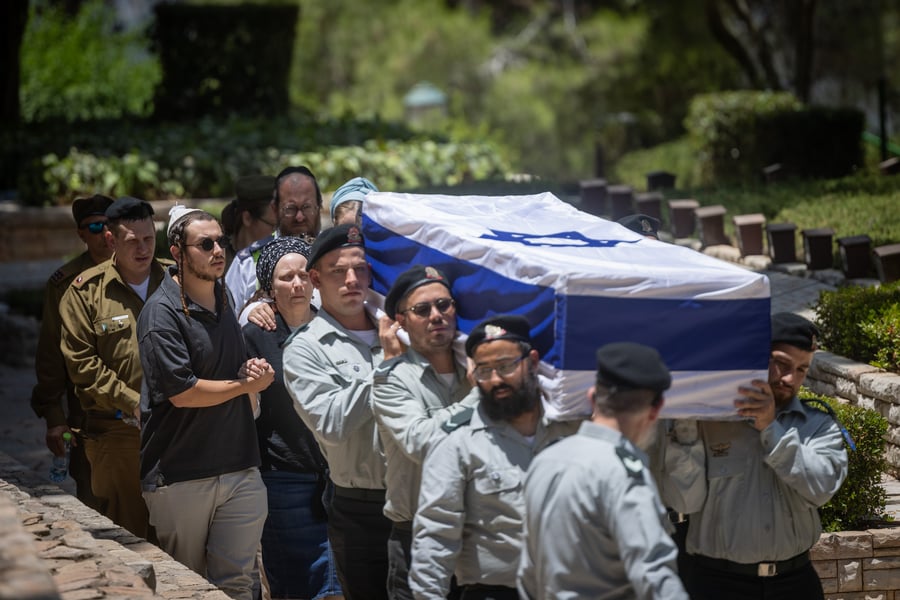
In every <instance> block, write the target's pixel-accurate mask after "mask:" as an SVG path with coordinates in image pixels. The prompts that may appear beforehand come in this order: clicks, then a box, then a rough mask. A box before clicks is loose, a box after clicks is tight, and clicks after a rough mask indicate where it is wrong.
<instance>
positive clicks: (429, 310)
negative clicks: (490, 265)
mask: <svg viewBox="0 0 900 600" xmlns="http://www.w3.org/2000/svg"><path fill="white" fill-rule="evenodd" d="M384 310H385V312H386V313H387V315H388V316H389V317H391V318H392V319H395V323H394V324H393V326H392V330H397V329H400V328H402V329H403V330H404V331H405V332H406V333H407V335H408V336H409V348H408V349H407V350H406V352H404V353H403V354H402V355H400V356H398V357H396V358H394V359H392V360H386V361H385V362H383V363H382V364H381V366H380V367H379V368H378V369H377V370H376V371H375V382H374V386H373V388H372V408H373V410H374V411H375V419H376V421H377V422H378V428H379V431H380V433H381V440H382V443H383V445H384V454H385V458H386V459H387V479H386V483H387V493H386V502H385V506H384V514H385V516H387V517H388V518H389V519H390V520H391V522H392V527H391V537H390V540H389V541H388V560H389V561H390V574H389V576H388V582H387V586H388V596H389V597H390V598H391V600H406V599H411V598H412V592H411V591H410V589H409V581H408V578H409V565H410V561H411V559H412V558H411V555H410V547H411V544H412V520H413V517H414V516H415V514H416V506H417V505H418V500H419V483H420V481H421V479H422V461H423V460H424V459H425V455H426V454H427V453H428V450H429V449H430V448H431V447H432V446H433V445H434V444H435V443H436V442H437V441H438V440H440V439H443V438H444V437H445V436H446V435H447V433H446V432H445V431H444V430H443V429H442V427H441V426H442V425H443V424H444V423H445V422H446V421H447V420H448V419H451V418H452V417H454V416H455V415H458V414H460V413H462V412H463V411H465V410H466V409H469V412H471V408H472V407H474V406H475V405H476V404H477V403H478V396H477V395H475V394H469V390H471V389H472V385H471V384H470V383H469V381H468V379H467V378H466V369H465V364H461V363H460V362H459V361H457V359H456V356H455V354H454V351H453V341H454V339H455V338H456V306H455V302H454V300H453V297H452V295H451V283H450V281H449V280H448V279H447V278H446V277H445V276H444V274H443V273H441V272H440V271H439V270H437V269H436V268H434V267H431V266H422V265H416V266H414V267H412V268H410V269H408V270H406V271H404V272H403V273H401V274H400V276H399V277H397V280H396V281H394V284H393V285H392V286H391V289H390V291H388V294H387V296H386V297H385V302H384ZM467 394H469V395H468V397H467ZM463 398H466V401H465V402H461V400H463Z"/></svg>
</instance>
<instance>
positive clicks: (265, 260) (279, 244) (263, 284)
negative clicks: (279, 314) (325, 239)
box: [256, 236, 310, 292]
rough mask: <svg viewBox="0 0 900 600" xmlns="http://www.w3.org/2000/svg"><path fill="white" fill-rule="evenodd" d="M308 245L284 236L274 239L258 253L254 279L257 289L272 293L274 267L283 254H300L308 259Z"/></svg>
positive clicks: (299, 239)
mask: <svg viewBox="0 0 900 600" xmlns="http://www.w3.org/2000/svg"><path fill="white" fill-rule="evenodd" d="M309 248H310V246H309V243H307V242H305V241H304V240H303V238H300V237H295V236H284V237H279V238H275V239H274V240H272V241H271V242H269V243H268V244H266V245H265V246H263V249H262V250H261V251H260V253H259V259H257V261H256V279H257V280H259V287H260V289H262V290H265V291H266V292H271V291H272V277H273V276H274V275H275V265H277V264H278V261H279V260H281V258H282V257H283V256H284V255H285V254H300V255H302V256H304V257H306V258H307V259H309Z"/></svg>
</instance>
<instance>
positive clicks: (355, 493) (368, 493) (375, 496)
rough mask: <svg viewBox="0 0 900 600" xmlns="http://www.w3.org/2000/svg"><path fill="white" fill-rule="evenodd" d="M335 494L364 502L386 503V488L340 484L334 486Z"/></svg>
mask: <svg viewBox="0 0 900 600" xmlns="http://www.w3.org/2000/svg"><path fill="white" fill-rule="evenodd" d="M334 495H335V496H338V497H340V498H349V499H351V500H362V501H363V502H381V503H382V504H384V490H370V489H366V488H348V487H341V486H339V485H336V486H334Z"/></svg>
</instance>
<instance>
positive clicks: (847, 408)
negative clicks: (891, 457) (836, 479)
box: [800, 389, 888, 531]
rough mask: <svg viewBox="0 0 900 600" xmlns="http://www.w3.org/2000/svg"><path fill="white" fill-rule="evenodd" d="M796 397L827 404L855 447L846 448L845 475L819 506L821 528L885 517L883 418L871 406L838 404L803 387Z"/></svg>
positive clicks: (844, 527) (857, 525) (852, 526)
mask: <svg viewBox="0 0 900 600" xmlns="http://www.w3.org/2000/svg"><path fill="white" fill-rule="evenodd" d="M800 397H801V398H803V399H810V398H814V399H818V400H821V401H824V402H826V403H827V404H828V405H829V406H831V408H832V409H833V410H834V412H835V414H837V417H838V419H840V421H841V423H842V424H843V425H844V427H845V428H846V429H847V432H848V433H849V434H850V437H851V438H853V441H854V443H855V444H856V450H852V451H851V450H850V449H849V448H848V449H847V457H848V461H849V468H848V473H847V479H846V480H845V481H844V484H843V485H842V486H841V489H840V490H838V492H837V493H836V494H835V495H834V496H833V497H832V498H831V500H830V501H829V502H828V503H827V504H825V505H824V506H823V507H822V508H820V509H819V515H820V516H821V517H822V528H823V529H824V530H825V531H848V530H857V529H867V528H869V527H870V526H871V525H872V522H873V521H882V520H885V519H886V518H887V517H886V516H885V505H886V503H887V493H886V492H885V490H884V488H883V487H881V474H882V473H883V472H884V470H885V467H886V463H885V460H884V436H885V434H886V433H887V429H888V423H887V420H886V419H885V418H884V417H882V416H881V415H880V414H878V413H877V412H875V411H873V410H869V409H866V408H861V407H859V406H852V405H850V404H841V403H839V402H838V401H837V400H835V399H834V398H829V397H826V396H816V395H815V394H812V393H811V392H809V391H808V390H805V389H804V390H801V392H800ZM810 406H814V407H815V406H816V404H815V403H811V404H810Z"/></svg>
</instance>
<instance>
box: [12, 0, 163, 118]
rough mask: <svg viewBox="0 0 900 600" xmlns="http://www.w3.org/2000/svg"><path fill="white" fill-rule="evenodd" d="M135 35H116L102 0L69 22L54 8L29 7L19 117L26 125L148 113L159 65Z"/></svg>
mask: <svg viewBox="0 0 900 600" xmlns="http://www.w3.org/2000/svg"><path fill="white" fill-rule="evenodd" d="M144 44H145V42H144V41H143V38H142V33H141V32H119V31H116V29H115V22H114V18H113V13H112V12H111V11H108V10H107V9H106V8H105V6H104V4H103V2H102V0H90V1H88V2H85V3H84V4H83V5H82V6H81V8H80V9H79V10H78V13H77V15H76V16H75V17H74V18H70V17H69V16H67V14H66V12H65V10H64V9H61V8H58V7H56V6H52V5H51V6H39V5H35V6H32V8H31V11H30V18H29V22H28V28H27V30H26V32H25V37H24V42H23V44H22V84H21V99H22V116H23V118H24V119H25V120H26V121H37V120H44V119H48V118H63V119H66V120H77V119H98V118H117V117H121V116H125V115H145V114H148V113H149V109H150V106H149V102H150V99H151V98H152V96H153V87H154V86H155V85H156V83H157V82H158V81H159V78H160V72H159V64H158V62H157V61H156V60H155V59H154V57H152V56H151V55H150V54H149V53H148V52H147V51H146V49H145V45H144Z"/></svg>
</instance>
